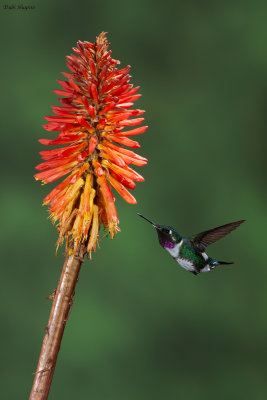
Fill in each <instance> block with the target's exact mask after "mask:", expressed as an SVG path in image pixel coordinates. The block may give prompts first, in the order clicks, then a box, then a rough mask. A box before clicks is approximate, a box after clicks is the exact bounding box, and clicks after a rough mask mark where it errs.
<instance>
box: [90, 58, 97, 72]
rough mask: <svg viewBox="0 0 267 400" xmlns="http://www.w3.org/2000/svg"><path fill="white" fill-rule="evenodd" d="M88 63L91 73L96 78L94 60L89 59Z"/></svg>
mask: <svg viewBox="0 0 267 400" xmlns="http://www.w3.org/2000/svg"><path fill="white" fill-rule="evenodd" d="M88 63H89V67H90V70H91V73H92V74H93V75H95V76H96V68H95V63H94V61H93V60H92V58H89V60H88Z"/></svg>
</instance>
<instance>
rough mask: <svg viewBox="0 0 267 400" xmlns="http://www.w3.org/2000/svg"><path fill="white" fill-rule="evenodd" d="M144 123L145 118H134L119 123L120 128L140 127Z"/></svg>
mask: <svg viewBox="0 0 267 400" xmlns="http://www.w3.org/2000/svg"><path fill="white" fill-rule="evenodd" d="M143 121H144V118H134V119H125V120H123V121H120V122H119V123H118V125H119V126H135V125H139V124H141V123H142V122H143Z"/></svg>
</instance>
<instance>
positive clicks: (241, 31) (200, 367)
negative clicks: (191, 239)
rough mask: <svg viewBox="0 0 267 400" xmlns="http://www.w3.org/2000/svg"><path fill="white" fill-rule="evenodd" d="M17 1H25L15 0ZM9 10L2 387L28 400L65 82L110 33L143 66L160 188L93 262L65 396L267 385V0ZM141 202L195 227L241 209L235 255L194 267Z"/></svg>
mask: <svg viewBox="0 0 267 400" xmlns="http://www.w3.org/2000/svg"><path fill="white" fill-rule="evenodd" d="M5 4H21V3H19V2H16V1H14V2H11V1H10V0H7V2H6V3H5ZM23 4H24V5H35V6H36V9H35V10H32V11H23V10H4V9H3V8H2V5H3V4H2V5H1V13H0V29H1V49H2V50H1V53H2V57H1V67H0V68H1V78H2V82H1V93H2V95H1V110H2V117H1V125H2V134H1V137H2V139H1V150H2V155H1V162H2V173H3V174H2V179H1V182H2V183H1V203H2V206H1V210H2V217H1V230H0V232H1V245H2V251H1V253H2V254H1V258H2V262H1V264H2V272H1V276H2V285H1V286H2V287H1V295H2V301H1V359H2V362H1V367H0V368H1V381H2V382H1V397H2V398H6V399H7V398H8V399H12V400H13V399H24V398H25V399H26V398H28V396H29V392H30V388H31V384H32V380H33V372H34V371H35V368H36V363H37V359H38V355H39V351H40V347H41V342H42V337H43V334H44V331H43V329H44V327H45V326H46V323H47V320H48V316H49V312H50V306H51V304H50V302H49V301H47V300H45V298H46V296H47V295H49V294H50V293H51V292H52V291H53V289H54V288H55V287H56V285H57V281H58V278H59V274H60V271H61V267H62V264H63V249H62V250H61V251H60V252H59V254H58V256H57V257H55V247H54V243H55V242H56V240H57V234H56V230H55V228H54V227H53V226H52V224H51V223H50V222H49V221H48V220H47V219H46V217H47V211H46V209H45V208H42V207H41V203H42V199H43V197H44V196H45V195H46V194H47V193H48V192H49V191H50V190H51V187H52V186H50V187H49V186H44V187H43V186H41V185H40V184H39V183H36V182H35V181H34V179H33V176H32V175H33V174H34V166H35V165H36V164H38V163H39V162H40V157H39V155H38V152H39V151H40V150H44V148H42V146H41V145H40V144H39V143H38V141H37V140H38V138H41V137H46V135H47V134H46V132H45V131H44V130H43V128H42V124H43V123H45V120H44V118H43V116H44V115H50V114H51V110H50V105H51V104H55V105H57V103H58V101H57V96H56V95H54V94H53V92H52V90H53V89H56V88H59V86H58V85H57V83H56V79H60V78H61V75H60V72H61V71H66V70H67V68H66V66H65V56H66V55H68V54H70V53H71V52H72V50H71V48H72V46H74V45H75V43H76V41H77V40H79V39H80V40H88V41H94V40H95V37H96V36H97V35H98V34H99V33H100V32H101V31H102V30H104V31H107V32H108V39H109V41H110V42H111V49H112V51H113V57H114V58H116V59H119V60H121V63H122V66H126V65H127V64H130V65H132V70H131V74H132V76H133V78H132V83H134V84H135V85H140V86H141V91H140V92H141V93H142V94H143V97H142V98H141V99H140V100H139V101H138V102H137V107H138V108H144V109H145V110H146V122H147V124H148V125H149V130H148V131H147V133H146V134H144V135H141V136H140V137H138V138H137V140H140V143H141V144H142V147H141V149H140V151H139V153H140V154H142V155H144V156H146V157H148V158H149V164H148V166H147V167H144V168H142V169H141V168H140V169H139V172H141V173H142V175H144V177H145V179H146V182H145V183H140V184H138V185H137V188H136V190H135V191H134V195H135V196H136V198H137V200H138V204H137V205H136V206H131V205H128V204H126V203H125V202H124V201H123V200H121V199H119V198H118V199H117V209H118V213H119V217H120V221H121V224H120V226H121V233H120V234H118V235H117V236H116V238H115V239H114V240H113V241H111V240H108V239H106V238H105V239H103V240H102V241H101V242H100V246H101V249H100V250H98V251H97V252H96V253H95V254H94V255H93V260H92V261H86V262H85V264H84V265H83V267H82V271H81V275H80V280H79V283H78V286H77V290H76V298H75V304H74V307H73V309H72V313H71V317H70V320H69V322H68V324H67V328H66V330H65V334H64V339H63V343H62V346H61V351H60V355H59V359H58V363H57V368H56V373H55V377H54V382H53V384H52V388H51V395H50V398H51V399H57V400H59V399H79V400H80V399H82V400H83V399H90V400H113V399H114V400H115V399H116V400H136V399H139V400H148V399H149V400H150V399H153V400H161V399H168V400H172V399H190V400H200V399H205V400H209V399H216V400H219V399H226V398H227V399H235V400H236V399H253V400H258V399H259V400H262V399H263V398H265V397H266V396H267V382H266V374H267V368H266V367H267V362H266V335H267V317H266V315H267V291H266V286H267V284H266V281H267V269H266V260H265V252H266V206H265V204H266V181H265V179H264V178H265V165H266V163H265V160H266V148H265V145H266V124H267V118H266V115H267V114H266V103H267V50H266V42H267V24H266V19H267V4H266V2H262V1H257V0H256V1H254V2H252V1H235V0H234V1H233V0H231V1H230V0H226V1H197V0H195V1H193V0H191V1H190V0H189V1H188V0H187V1H176V2H174V1H170V0H165V1H152V0H142V1H141V0H135V1H132V2H127V1H117V0H113V1H107V0H102V1H99V2H97V1H94V2H93V1H84V2H82V1H76V2H74V1H70V0H65V1H64V2H60V1H51V0H49V1H45V2H44V1H38V0H30V1H29V2H27V3H23ZM137 212H141V213H143V214H144V215H146V216H148V217H149V218H151V219H154V220H155V221H156V222H158V223H162V224H170V225H173V226H174V227H176V229H177V230H178V232H181V233H182V234H192V233H197V232H199V231H202V230H205V229H208V228H211V227H215V226H217V225H221V224H224V223H227V222H231V221H235V220H238V219H243V218H245V219H247V222H246V223H245V224H244V225H242V226H241V227H240V228H239V229H238V230H237V231H235V232H234V233H232V234H231V235H230V236H229V237H227V238H225V239H224V240H222V241H220V242H219V243H217V244H215V245H214V246H212V247H211V248H209V255H211V256H214V257H216V258H219V259H225V260H229V261H231V260H234V261H235V264H234V265H233V266H229V267H221V268H218V269H216V270H215V271H213V272H212V273H210V274H202V275H200V276H198V277H195V276H193V275H192V274H190V273H188V272H187V271H185V270H183V269H181V268H179V267H178V265H177V264H176V263H175V262H174V261H173V260H172V259H171V258H170V257H169V256H168V254H167V253H166V252H164V251H163V250H162V249H161V248H160V246H159V245H158V242H157V237H156V234H155V232H154V231H153V229H152V227H151V226H150V225H149V224H147V223H146V222H145V221H143V220H141V219H140V218H139V217H138V216H137V215H136V213H137Z"/></svg>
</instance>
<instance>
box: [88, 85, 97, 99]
mask: <svg viewBox="0 0 267 400" xmlns="http://www.w3.org/2000/svg"><path fill="white" fill-rule="evenodd" d="M90 91H91V95H92V97H93V99H94V100H95V102H96V104H98V93H97V88H96V85H95V84H94V83H92V84H91V87H90Z"/></svg>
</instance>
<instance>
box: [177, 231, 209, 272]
mask: <svg viewBox="0 0 267 400" xmlns="http://www.w3.org/2000/svg"><path fill="white" fill-rule="evenodd" d="M180 257H182V258H186V259H189V260H192V261H193V263H195V264H197V265H199V266H201V267H202V266H203V267H204V266H205V265H206V260H205V259H204V258H203V257H202V256H201V255H200V254H198V253H196V250H195V249H194V247H193V246H192V244H191V242H190V240H189V239H188V238H184V241H183V244H182V246H181V248H180Z"/></svg>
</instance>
